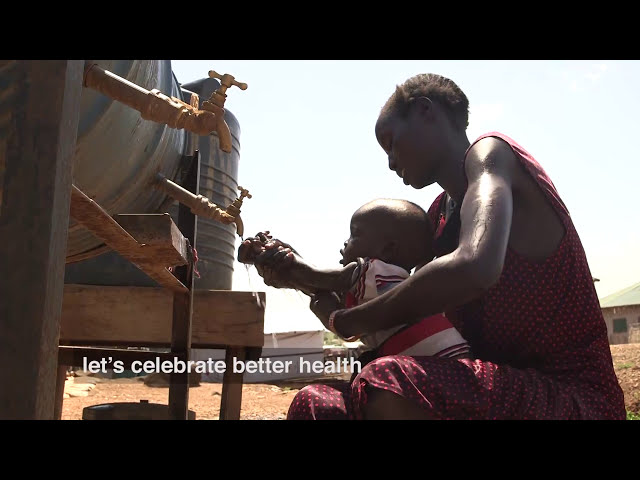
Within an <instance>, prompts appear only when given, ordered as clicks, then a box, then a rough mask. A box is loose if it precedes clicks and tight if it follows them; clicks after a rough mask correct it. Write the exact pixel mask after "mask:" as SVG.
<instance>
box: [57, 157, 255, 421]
mask: <svg viewBox="0 0 640 480" xmlns="http://www.w3.org/2000/svg"><path fill="white" fill-rule="evenodd" d="M199 177H200V174H199V162H198V161H197V157H196V160H195V161H194V162H192V167H191V169H190V171H189V173H188V174H187V179H186V185H185V188H188V189H189V190H190V191H198V185H197V182H198V179H199ZM71 216H72V217H73V218H74V219H75V220H76V221H77V222H79V223H81V224H82V225H83V226H84V227H85V228H87V229H89V230H90V231H91V232H92V233H93V234H94V235H96V236H98V237H100V238H101V239H102V240H103V241H104V242H105V243H106V244H107V245H109V246H110V247H112V248H113V249H114V250H116V251H117V252H118V253H119V254H120V255H121V256H122V257H124V258H126V259H128V260H129V261H131V262H133V263H134V264H135V265H137V266H138V267H139V268H140V269H141V270H142V271H144V272H145V273H147V275H149V276H150V277H151V278H153V279H155V280H156V281H157V282H158V283H159V284H160V285H161V287H159V288H155V287H108V286H92V285H65V295H64V302H63V311H62V318H61V320H62V321H61V336H60V338H61V345H64V346H61V347H60V350H59V365H60V366H59V379H58V382H64V377H63V374H62V372H63V371H65V372H66V370H67V367H68V366H70V365H73V366H80V365H82V364H83V361H84V360H85V359H86V360H88V361H90V360H100V359H102V358H109V357H110V358H112V359H113V361H114V362H115V361H116V360H118V361H120V362H122V365H123V366H124V368H125V369H130V368H131V365H132V363H133V362H134V361H136V360H139V361H143V362H144V361H146V360H155V359H156V358H159V359H160V360H161V361H164V360H173V359H174V358H177V359H178V361H180V362H185V363H186V362H188V361H189V360H190V351H191V347H192V340H193V339H195V341H196V344H197V345H198V346H202V347H204V348H227V350H228V352H231V351H233V352H234V356H236V357H242V358H243V359H244V357H245V356H246V353H247V352H246V350H247V349H248V348H249V347H254V348H255V347H261V346H262V332H263V330H264V329H263V320H264V312H263V311H262V309H261V308H260V309H258V305H257V302H256V300H255V298H254V296H253V295H252V294H251V293H250V292H230V291H197V292H196V291H194V288H193V267H194V265H193V256H192V255H191V254H190V252H191V246H193V245H194V243H195V242H194V239H195V238H196V228H197V227H196V218H195V216H194V215H193V214H192V213H191V212H190V210H189V209H188V208H186V207H184V206H183V205H180V210H179V212H178V227H176V225H175V224H174V223H173V221H172V219H171V217H170V216H169V214H161V215H158V214H149V215H116V216H115V218H111V217H110V216H109V215H108V214H107V213H106V212H105V211H104V210H102V208H100V206H99V205H97V204H96V203H95V202H92V201H91V200H90V199H88V198H87V197H86V196H85V195H84V194H83V193H82V192H81V191H79V190H78V189H77V188H75V187H74V188H73V191H72V197H71ZM125 226H126V227H127V230H125V229H124V228H123V227H125ZM182 232H184V233H185V234H186V237H185V236H183V235H182ZM176 264H185V265H184V266H181V267H178V268H177V269H176V275H175V276H174V275H173V274H172V273H171V272H170V271H168V270H167V269H166V267H167V266H171V265H176ZM168 292H169V294H168ZM194 298H197V299H198V301H197V305H198V308H197V311H198V319H199V323H198V326H197V327H196V328H195V329H194V328H193V317H194ZM262 300H263V301H264V299H262ZM171 311H172V315H169V312H171ZM225 315H226V317H227V318H226V322H227V323H228V322H231V323H235V324H236V325H238V323H239V322H238V321H241V322H247V320H248V322H247V323H248V324H249V325H251V327H250V333H251V337H252V338H250V339H249V338H247V336H246V335H245V336H244V338H243V339H242V340H239V339H238V338H237V336H236V338H227V339H222V338H220V336H219V335H218V336H215V335H214V336H212V335H211V333H212V331H213V332H214V333H215V326H213V328H212V325H211V323H214V322H212V321H211V320H212V316H215V318H214V319H213V320H214V321H215V324H217V325H218V329H224V325H225V319H224V318H222V317H224V316H225ZM240 325H242V324H241V323H240ZM256 327H257V328H256ZM258 330H259V338H258ZM194 333H195V335H194ZM244 333H247V332H246V331H245V332H244ZM226 334H227V335H229V334H231V335H233V330H230V331H227V332H226ZM236 335H237V332H236ZM238 344H239V345H243V346H242V347H236V346H235V345H238ZM78 345H82V346H78ZM104 345H119V346H138V347H140V346H144V347H166V346H170V347H171V352H170V353H155V352H145V351H132V350H122V349H113V348H100V347H101V346H104ZM227 345H233V346H232V347H227ZM229 365H231V363H229ZM228 368H230V367H228ZM169 382H170V383H169V415H170V418H172V419H177V420H186V419H187V413H188V400H189V386H188V372H187V371H185V372H183V373H171V374H170V377H169ZM57 387H58V388H57V395H58V398H57V402H56V405H57V408H56V418H60V417H61V415H62V396H63V395H64V384H62V385H61V384H60V383H59V384H58V386H57ZM241 400H242V375H240V376H239V377H238V375H235V376H234V377H233V378H230V377H225V379H224V382H223V392H222V397H221V408H220V410H221V414H220V418H221V419H229V420H236V419H239V418H240V404H241ZM196 413H197V412H196Z"/></svg>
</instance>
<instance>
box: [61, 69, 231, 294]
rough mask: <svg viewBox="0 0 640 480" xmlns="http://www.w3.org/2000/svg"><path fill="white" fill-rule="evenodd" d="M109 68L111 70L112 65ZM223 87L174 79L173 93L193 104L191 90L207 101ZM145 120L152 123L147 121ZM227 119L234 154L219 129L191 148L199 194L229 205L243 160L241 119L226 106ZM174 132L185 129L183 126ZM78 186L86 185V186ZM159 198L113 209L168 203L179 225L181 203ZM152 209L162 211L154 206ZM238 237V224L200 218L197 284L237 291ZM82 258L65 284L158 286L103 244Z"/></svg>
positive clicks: (208, 80) (69, 266) (69, 269)
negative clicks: (196, 165) (234, 284)
mask: <svg viewBox="0 0 640 480" xmlns="http://www.w3.org/2000/svg"><path fill="white" fill-rule="evenodd" d="M104 68H105V69H108V68H106V67H104ZM120 70H121V71H122V70H124V68H122V67H121V68H120ZM114 73H116V74H118V75H120V74H119V73H118V72H117V71H114ZM132 81H133V80H132ZM219 86H220V83H219V82H218V81H217V80H215V79H213V78H204V79H201V80H197V81H195V82H190V83H187V84H183V85H181V86H180V85H179V84H178V83H177V81H176V80H175V79H173V82H172V84H171V88H172V90H171V91H172V95H173V96H175V97H177V98H181V99H182V100H183V101H185V102H187V103H188V102H189V101H190V99H191V94H192V93H196V94H197V95H198V96H199V97H200V102H202V101H204V100H206V99H208V98H209V97H210V96H211V94H212V93H213V92H214V91H215V90H217V89H218V87H219ZM145 88H146V87H145ZM154 88H159V87H154ZM176 88H177V89H179V93H175V92H176V90H175V89H176ZM161 91H162V90H161ZM83 94H84V92H83ZM112 107H113V106H112ZM125 108H128V107H125ZM129 110H131V111H132V112H133V113H134V114H137V115H138V119H139V113H138V112H136V111H135V110H132V109H129ZM127 113H128V112H127ZM120 114H123V112H122V111H121V112H120ZM114 121H115V120H114ZM139 121H140V122H146V121H144V120H139ZM225 121H226V122H227V124H228V126H229V130H230V132H231V138H232V151H231V153H226V152H223V151H222V150H221V149H220V142H219V140H218V136H217V134H216V133H215V132H214V133H212V134H211V135H209V136H198V135H195V134H194V135H193V137H194V138H195V140H194V143H196V145H193V146H189V148H188V150H191V149H192V148H196V149H198V150H199V151H200V190H199V192H198V193H200V194H202V195H204V196H206V197H208V198H209V199H210V200H211V201H212V202H214V203H215V204H217V205H220V206H221V207H223V208H224V207H226V206H228V205H229V204H230V203H232V202H233V201H234V200H235V199H236V198H237V197H238V193H239V192H238V181H237V178H238V167H239V161H240V124H239V123H238V120H237V119H236V117H235V116H234V115H233V114H232V113H231V112H230V111H229V110H227V109H225ZM158 127H160V129H161V130H162V135H161V136H160V137H159V140H162V138H164V136H165V135H169V132H166V131H164V130H165V128H168V127H164V126H163V125H159V126H158ZM169 130H172V129H169ZM159 131H160V130H159ZM174 131H176V132H183V131H181V130H180V131H177V130H174ZM183 133H184V132H183ZM98 141H99V142H101V143H103V142H104V139H99V140H98ZM181 148H182V150H181V151H182V152H184V151H185V150H187V147H186V146H185V145H182V146H181ZM156 150H158V153H159V154H160V155H163V154H166V153H167V152H175V150H176V148H175V147H173V146H172V147H171V148H165V149H164V150H159V149H156ZM111 155H115V153H111ZM102 158H103V160H104V161H106V160H107V158H105V157H104V156H103V157H102ZM179 160H180V159H179V158H178V160H177V163H179ZM147 161H149V162H151V163H153V164H154V165H155V167H153V168H150V170H152V171H154V172H155V171H158V170H157V165H158V164H160V163H161V164H164V163H165V160H163V159H162V157H161V158H159V159H158V158H152V159H148V160H147ZM144 176H145V178H146V177H147V175H146V173H145V175H144ZM169 178H173V177H169ZM94 182H95V181H94ZM78 186H79V188H81V189H82V187H81V186H80V185H78ZM121 188H122V187H121ZM154 193H156V192H155V191H154V190H152V191H149V192H147V193H146V194H145V196H144V198H148V197H147V196H148V195H149V194H154ZM161 197H162V196H161ZM153 198H154V200H156V201H155V202H154V203H153V204H152V205H150V204H147V205H142V206H141V210H132V209H131V208H127V210H124V211H123V210H113V211H112V210H110V213H147V212H151V211H157V208H160V207H162V209H163V210H164V211H168V212H169V213H170V214H171V215H172V217H173V219H174V221H175V222H176V223H177V213H178V204H177V202H173V203H170V204H169V205H168V206H166V204H165V205H162V200H163V198H157V199H156V198H155V197H153ZM96 201H98V202H99V203H100V200H99V198H96ZM151 207H153V208H155V209H156V210H153V209H152V208H151ZM165 207H166V208H165ZM75 235H76V236H77V235H78V234H77V233H76V234H75ZM236 238H237V235H236V227H235V225H233V224H232V225H224V224H222V223H219V222H216V221H213V220H208V219H206V218H203V217H199V218H198V227H197V233H196V248H197V251H198V265H197V267H198V271H199V273H200V278H196V279H195V282H194V283H195V288H197V289H209V290H231V288H232V280H233V267H234V260H235V252H236ZM70 239H71V237H70ZM78 257H81V258H79V259H82V261H77V262H73V263H67V265H66V268H65V283H78V284H87V285H123V286H155V285H157V284H156V282H155V281H154V280H152V279H151V278H149V277H148V276H147V275H146V274H144V273H143V272H142V271H141V270H139V269H138V268H137V267H136V266H135V265H133V264H132V263H130V262H129V261H127V260H125V259H124V258H122V257H121V256H120V255H119V254H118V253H117V252H114V251H110V250H108V249H104V248H102V249H101V247H98V248H95V249H93V250H91V251H90V254H89V255H87V254H84V256H82V255H76V258H78Z"/></svg>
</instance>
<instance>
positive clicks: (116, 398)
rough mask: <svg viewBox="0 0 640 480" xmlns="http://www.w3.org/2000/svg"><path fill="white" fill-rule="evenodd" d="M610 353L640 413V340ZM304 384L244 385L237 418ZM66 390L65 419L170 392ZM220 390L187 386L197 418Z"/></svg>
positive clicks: (278, 415) (277, 414) (130, 382)
mask: <svg viewBox="0 0 640 480" xmlns="http://www.w3.org/2000/svg"><path fill="white" fill-rule="evenodd" d="M611 353H612V356H613V363H614V367H615V371H616V374H617V375H618V379H619V381H620V385H621V386H622V389H623V390H624V394H625V403H626V405H627V409H628V410H629V411H631V412H635V413H640V343H636V344H629V345H612V346H611ZM331 380H332V379H329V381H331ZM333 380H335V379H333ZM319 381H320V380H318V382H319ZM87 382H91V383H87ZM307 383H308V382H307ZM92 384H95V385H92ZM305 384H306V383H296V382H289V383H288V384H284V383H280V384H278V385H269V384H246V385H244V386H243V393H242V413H241V417H240V418H241V419H243V420H249V419H259V420H281V419H284V418H285V417H286V414H287V410H288V408H289V405H290V403H291V400H292V399H293V397H294V396H295V394H296V392H297V391H298V390H299V389H300V388H302V387H303V386H304V385H305ZM67 390H68V392H69V393H70V394H71V395H80V396H72V397H70V398H65V400H64V404H63V412H62V418H63V419H64V420H80V419H82V409H83V408H85V407H88V406H91V405H97V404H101V403H113V402H139V401H140V400H148V401H149V402H150V403H162V404H167V403H168V395H169V389H168V388H167V387H151V386H147V385H145V384H144V382H143V380H142V378H135V379H117V380H106V379H99V378H95V377H88V378H87V377H77V378H74V379H73V380H72V381H70V382H69V385H68V389H67ZM221 392H222V385H221V384H216V383H202V384H200V386H197V387H192V388H191V389H190V390H189V409H191V410H193V411H195V412H196V418H197V419H198V420H217V419H218V416H219V414H220V395H221Z"/></svg>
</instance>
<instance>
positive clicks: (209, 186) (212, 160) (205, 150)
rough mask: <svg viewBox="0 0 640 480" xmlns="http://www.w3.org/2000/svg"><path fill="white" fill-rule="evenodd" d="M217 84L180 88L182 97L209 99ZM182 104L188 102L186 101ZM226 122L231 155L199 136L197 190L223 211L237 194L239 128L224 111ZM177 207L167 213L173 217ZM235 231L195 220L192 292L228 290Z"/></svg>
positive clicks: (215, 140) (207, 80)
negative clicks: (195, 264)
mask: <svg viewBox="0 0 640 480" xmlns="http://www.w3.org/2000/svg"><path fill="white" fill-rule="evenodd" d="M219 86H220V83H219V82H218V81H217V80H215V79H213V78H203V79H201V80H197V81H195V82H190V83H186V84H182V89H183V94H184V95H185V97H186V96H187V95H188V92H193V93H196V94H198V96H199V97H200V101H201V102H202V101H203V100H206V99H208V98H209V97H210V96H211V94H212V93H213V92H214V91H215V90H217V89H218V87H219ZM185 101H187V102H188V99H186V100H185ZM224 119H225V121H226V122H227V125H229V130H230V131H231V139H232V149H231V152H230V153H226V152H223V151H222V150H221V149H220V141H219V139H218V135H217V134H216V133H215V132H214V133H212V134H211V135H209V136H200V137H199V142H198V147H197V148H198V150H199V151H200V190H199V193H200V194H201V195H204V196H205V197H208V198H209V199H210V200H211V201H212V202H213V203H215V204H216V205H220V206H222V207H223V208H224V207H226V206H228V205H229V204H230V203H231V202H233V201H234V200H235V199H236V198H237V197H238V195H239V192H238V166H239V163H240V124H239V123H238V120H237V119H236V117H235V116H234V115H233V113H231V112H230V111H229V110H227V109H226V108H225V117H224ZM176 212H177V206H176V204H174V205H173V208H172V209H171V211H170V213H171V214H172V215H175V214H176ZM237 238H238V237H237V235H236V227H235V225H233V224H232V225H224V224H222V223H220V222H216V221H214V220H209V219H207V218H202V217H199V218H198V229H197V234H196V247H197V251H198V270H199V272H200V278H196V279H195V288H198V289H206V290H231V287H232V281H233V265H234V261H235V252H236V239H237Z"/></svg>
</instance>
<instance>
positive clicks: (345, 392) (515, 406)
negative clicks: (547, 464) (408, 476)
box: [287, 356, 588, 420]
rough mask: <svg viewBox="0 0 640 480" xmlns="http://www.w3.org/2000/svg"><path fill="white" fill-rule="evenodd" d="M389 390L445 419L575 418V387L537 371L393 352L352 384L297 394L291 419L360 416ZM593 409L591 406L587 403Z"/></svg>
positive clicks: (369, 365)
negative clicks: (376, 393) (374, 395)
mask: <svg viewBox="0 0 640 480" xmlns="http://www.w3.org/2000/svg"><path fill="white" fill-rule="evenodd" d="M376 389H378V390H386V391H390V392H392V393H395V394H396V395H400V396H401V397H403V398H405V399H407V400H409V401H412V402H414V403H417V404H418V405H420V406H421V407H422V408H424V409H425V413H426V414H427V415H429V416H431V417H433V418H440V419H561V418H574V417H575V415H576V413H575V410H576V408H575V406H576V398H575V396H574V390H572V389H571V388H569V387H568V386H565V385H563V384H560V383H558V382H555V381H553V379H551V378H550V377H548V376H545V375H543V374H540V373H538V372H536V371H534V370H531V369H527V370H518V369H514V368H511V367H506V366H498V365H496V364H494V363H491V362H485V361H482V360H463V359H446V358H435V357H407V356H388V357H383V358H379V359H377V360H374V361H373V362H371V363H369V364H368V365H366V366H365V367H364V368H363V370H362V372H360V374H359V375H358V376H357V377H356V378H355V379H354V381H353V383H352V384H351V385H349V384H348V383H346V382H345V384H343V385H336V386H327V385H310V386H308V387H305V388H303V389H302V390H300V392H298V395H296V397H295V398H294V401H293V402H292V404H291V407H290V409H289V414H288V417H287V418H288V419H317V420H320V419H344V420H347V419H361V418H363V414H364V411H365V409H366V405H367V402H368V400H369V398H368V396H370V395H371V393H372V392H373V391H375V390H376ZM586 407H587V409H588V405H586Z"/></svg>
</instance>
